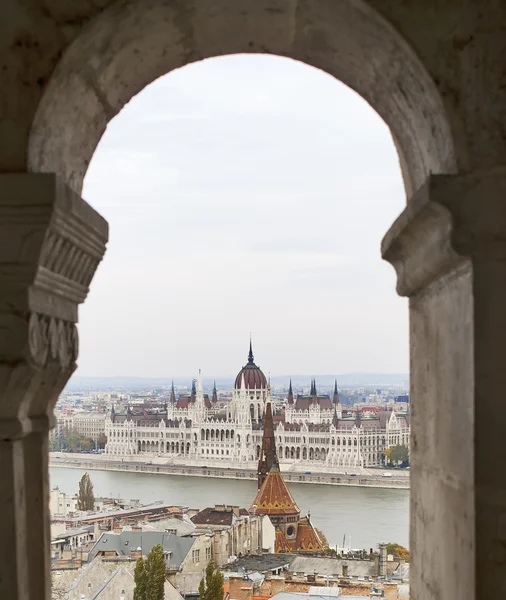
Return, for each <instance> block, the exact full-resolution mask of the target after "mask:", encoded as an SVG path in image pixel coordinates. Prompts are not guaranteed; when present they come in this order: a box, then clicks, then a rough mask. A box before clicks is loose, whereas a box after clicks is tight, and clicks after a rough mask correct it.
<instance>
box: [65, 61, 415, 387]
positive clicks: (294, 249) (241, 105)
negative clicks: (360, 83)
mask: <svg viewBox="0 0 506 600" xmlns="http://www.w3.org/2000/svg"><path fill="white" fill-rule="evenodd" d="M83 196H84V197H85V199H86V200H87V201H88V202H90V204H92V206H94V207H95V208H96V209H97V210H98V211H99V212H100V213H101V214H103V216H104V217H105V218H107V219H108V221H109V223H110V228H111V235H110V242H109V247H108V251H107V253H106V256H105V259H104V261H103V263H102V264H101V265H100V267H99V269H98V272H97V276H96V278H95V280H94V281H93V284H92V286H91V291H90V296H89V299H88V300H87V302H86V303H85V304H84V306H83V307H82V308H81V309H80V325H79V333H80V356H79V361H78V364H79V369H78V371H77V372H76V375H77V376H93V377H100V376H108V375H109V376H110V374H111V373H128V372H131V373H134V372H135V373H136V375H137V376H139V377H151V378H153V377H159V373H188V374H192V373H193V374H195V373H196V372H197V370H198V369H199V368H201V369H202V370H203V373H204V375H205V374H206V373H234V372H237V371H238V370H239V369H240V367H241V366H242V365H243V364H244V363H245V362H246V357H247V347H248V343H249V335H250V333H251V334H252V336H253V344H254V351H255V359H256V362H257V364H259V365H260V366H261V367H262V369H263V370H264V372H265V373H266V374H267V373H269V372H270V373H290V372H304V373H308V374H314V375H316V376H318V373H332V372H336V373H350V372H351V373H352V372H378V373H404V372H407V371H408V362H409V354H408V327H407V302H406V300H405V299H401V298H399V297H398V296H397V295H396V292H395V285H396V278H395V275H394V271H393V269H392V267H391V266H390V265H388V264H387V263H385V262H383V261H382V260H381V257H380V252H379V246H380V241H381V238H382V236H383V235H384V233H385V232H386V231H387V230H388V228H389V226H390V225H391V223H392V221H393V220H394V219H395V218H396V217H397V215H398V214H399V213H400V212H401V211H402V209H403V207H404V202H405V197H404V189H403V184H402V178H401V174H400V168H399V161H398V157H397V154H396V150H395V147H394V144H393V142H392V139H391V136H390V133H389V131H388V128H387V126H386V125H385V124H384V123H383V121H382V120H381V119H380V118H379V116H378V115H377V114H376V113H375V112H374V111H373V110H372V108H370V107H369V106H368V105H367V104H366V102H365V101H364V100H362V99H361V98H360V97H358V96H357V95H356V94H355V93H354V92H353V91H351V90H350V89H349V88H347V87H345V86H344V85H343V84H341V83H340V82H338V81H336V80H335V79H333V78H332V77H330V76H329V75H327V74H325V73H323V72H321V71H318V70H316V69H314V68H311V67H308V66H306V65H303V64H301V63H297V62H295V61H293V60H290V59H284V58H280V57H273V56H264V55H256V56H253V55H247V56H246V55H240V56H230V57H221V58H216V59H210V60H206V61H202V62H197V63H193V64H191V65H188V66H186V67H184V68H182V69H178V70H176V71H174V72H172V73H170V74H168V75H167V76H165V77H163V78H161V79H160V80H158V81H157V82H155V83H153V84H151V85H150V86H148V87H147V88H146V89H145V90H143V91H142V92H141V93H140V94H139V95H138V96H136V97H135V98H134V99H133V100H132V101H131V102H130V103H129V104H128V105H127V106H126V107H125V108H124V110H123V111H121V113H120V114H119V115H118V116H117V117H115V118H114V119H113V120H112V121H111V123H110V124H109V126H108V128H107V131H106V132H105V134H104V136H103V138H102V140H101V141H100V143H99V145H98V147H97V150H96V152H95V154H94V156H93V159H92V161H91V165H90V168H89V171H88V174H87V177H86V179H85V184H84V190H83Z"/></svg>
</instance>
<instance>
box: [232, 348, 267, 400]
mask: <svg viewBox="0 0 506 600" xmlns="http://www.w3.org/2000/svg"><path fill="white" fill-rule="evenodd" d="M243 377H244V385H245V386H246V389H248V390H260V389H265V388H266V387H267V378H266V377H265V375H264V374H263V371H262V369H260V367H257V365H256V364H255V360H254V357H253V348H252V346H251V341H250V343H249V354H248V362H247V364H245V365H244V367H243V368H242V369H241V370H240V371H239V373H238V374H237V377H236V378H235V385H234V387H235V389H236V390H239V389H241V385H242V378H243Z"/></svg>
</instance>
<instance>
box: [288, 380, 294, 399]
mask: <svg viewBox="0 0 506 600" xmlns="http://www.w3.org/2000/svg"><path fill="white" fill-rule="evenodd" d="M288 404H290V405H292V404H293V390H292V378H291V377H290V387H289V388H288Z"/></svg>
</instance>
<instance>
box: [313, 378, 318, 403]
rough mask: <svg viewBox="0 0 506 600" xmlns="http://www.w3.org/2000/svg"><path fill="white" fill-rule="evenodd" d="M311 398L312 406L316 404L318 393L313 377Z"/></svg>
mask: <svg viewBox="0 0 506 600" xmlns="http://www.w3.org/2000/svg"><path fill="white" fill-rule="evenodd" d="M311 396H312V397H313V404H318V392H317V391H316V379H315V378H314V377H313V382H312V384H311Z"/></svg>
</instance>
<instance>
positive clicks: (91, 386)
mask: <svg viewBox="0 0 506 600" xmlns="http://www.w3.org/2000/svg"><path fill="white" fill-rule="evenodd" d="M311 377H313V375H292V376H291V379H292V383H293V385H294V386H309V382H310V380H311ZM315 377H316V383H317V385H318V386H322V387H328V386H331V385H333V384H334V380H335V379H337V384H338V386H339V387H341V388H342V387H355V386H359V387H360V386H373V387H381V386H395V385H400V384H402V383H403V382H405V381H408V380H409V375H408V374H407V373H400V374H395V373H394V374H392V373H344V374H341V375H316V376H315ZM289 379H290V376H289V375H283V376H281V375H279V376H275V377H271V383H272V385H273V386H282V385H288V381H289ZM213 382H214V378H213V377H206V378H204V381H203V384H204V387H205V388H206V389H209V388H211V387H212V386H213ZM171 383H172V379H171V378H170V377H169V378H166V377H156V378H153V377H131V376H117V377H83V376H81V375H75V376H74V377H72V378H71V380H70V381H69V383H68V384H67V387H66V389H67V390H90V391H91V390H95V391H96V390H120V389H125V390H142V389H143V390H146V389H152V388H161V387H170V385H171ZM233 384H234V377H216V386H217V387H218V388H231V387H232V386H233ZM174 385H175V386H176V387H180V386H187V387H189V386H190V385H191V377H174Z"/></svg>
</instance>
